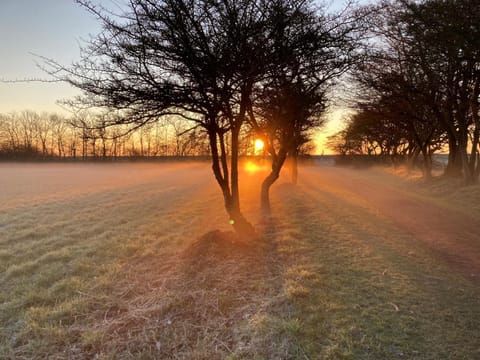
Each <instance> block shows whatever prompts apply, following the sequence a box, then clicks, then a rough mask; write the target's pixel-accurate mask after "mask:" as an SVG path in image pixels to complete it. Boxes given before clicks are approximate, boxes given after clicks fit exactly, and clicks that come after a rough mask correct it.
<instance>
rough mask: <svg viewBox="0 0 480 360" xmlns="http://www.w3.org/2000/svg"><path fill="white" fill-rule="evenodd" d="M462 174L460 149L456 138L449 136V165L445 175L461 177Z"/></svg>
mask: <svg viewBox="0 0 480 360" xmlns="http://www.w3.org/2000/svg"><path fill="white" fill-rule="evenodd" d="M461 173H462V168H461V160H460V158H459V147H458V145H457V140H456V138H455V137H454V136H453V135H451V134H448V163H447V166H446V167H445V175H447V176H452V177H459V176H460V175H461Z"/></svg>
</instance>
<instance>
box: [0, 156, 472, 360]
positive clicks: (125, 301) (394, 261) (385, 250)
mask: <svg viewBox="0 0 480 360" xmlns="http://www.w3.org/2000/svg"><path fill="white" fill-rule="evenodd" d="M246 169H247V170H243V171H242V174H241V196H242V209H243V211H244V213H245V215H246V217H247V218H248V219H249V220H250V221H252V223H253V224H254V225H255V227H256V229H257V233H258V237H257V238H256V239H251V241H238V240H236V239H235V237H234V236H233V234H232V233H231V229H230V227H229V224H228V218H227V215H226V213H225V211H224V209H223V201H222V198H221V194H220V190H219V188H218V185H217V184H216V183H215V181H214V178H213V174H212V172H211V169H210V167H209V165H208V163H191V164H175V163H169V164H167V163H165V164H158V163H123V164H0V289H1V290H0V358H2V359H45V358H48V359H93V358H94V359H230V360H233V359H432V360H434V359H478V358H480V327H479V324H480V261H479V259H480V238H479V236H478V228H479V227H478V226H479V225H480V207H479V204H480V191H478V188H475V187H468V188H460V189H457V187H456V186H452V187H449V183H448V182H447V181H446V180H444V179H436V180H435V181H434V183H433V184H430V185H425V184H424V183H423V182H422V181H421V180H419V179H417V178H415V177H413V178H412V177H406V176H399V175H398V174H397V173H392V172H386V171H384V170H376V169H370V170H352V169H345V168H336V167H333V166H327V165H311V166H303V167H301V168H300V174H299V176H300V177H299V183H298V185H297V186H293V185H291V184H290V182H289V178H288V174H287V173H285V174H284V175H283V176H282V177H281V178H280V179H279V181H278V183H276V184H275V185H274V186H273V188H272V195H271V196H272V209H273V214H272V217H271V218H264V217H262V216H261V213H260V211H259V199H258V198H259V191H260V183H261V180H262V178H263V176H264V175H265V171H266V169H265V168H263V167H261V166H248V167H246ZM452 189H457V190H452Z"/></svg>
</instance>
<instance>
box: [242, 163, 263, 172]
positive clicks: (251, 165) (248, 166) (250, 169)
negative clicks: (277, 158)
mask: <svg viewBox="0 0 480 360" xmlns="http://www.w3.org/2000/svg"><path fill="white" fill-rule="evenodd" d="M244 168H245V170H246V171H247V172H249V173H254V172H257V171H258V170H260V166H258V165H257V164H255V163H254V162H252V161H247V162H246V163H245V166H244Z"/></svg>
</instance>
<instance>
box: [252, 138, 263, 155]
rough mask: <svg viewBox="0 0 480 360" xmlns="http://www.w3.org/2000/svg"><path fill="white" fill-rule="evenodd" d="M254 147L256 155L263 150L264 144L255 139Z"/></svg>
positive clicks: (260, 140)
mask: <svg viewBox="0 0 480 360" xmlns="http://www.w3.org/2000/svg"><path fill="white" fill-rule="evenodd" d="M254 146H255V154H258V153H260V152H261V151H262V150H263V148H264V146H265V144H264V143H263V140H262V139H256V140H255V144H254Z"/></svg>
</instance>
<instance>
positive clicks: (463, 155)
mask: <svg viewBox="0 0 480 360" xmlns="http://www.w3.org/2000/svg"><path fill="white" fill-rule="evenodd" d="M467 147H468V137H467V136H462V139H460V141H459V146H458V152H459V156H460V163H461V169H462V174H463V181H464V183H465V185H471V184H473V183H474V176H473V173H472V171H471V170H470V166H469V163H468V153H467Z"/></svg>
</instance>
